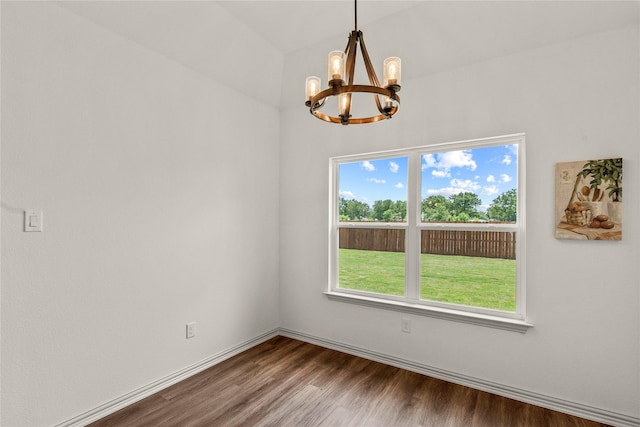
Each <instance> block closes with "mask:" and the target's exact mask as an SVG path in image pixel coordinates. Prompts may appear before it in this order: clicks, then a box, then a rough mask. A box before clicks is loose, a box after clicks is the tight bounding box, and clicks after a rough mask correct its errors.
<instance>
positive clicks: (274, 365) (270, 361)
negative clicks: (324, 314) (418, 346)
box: [90, 336, 605, 427]
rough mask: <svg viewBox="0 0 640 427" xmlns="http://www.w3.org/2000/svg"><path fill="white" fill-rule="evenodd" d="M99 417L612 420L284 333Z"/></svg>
mask: <svg viewBox="0 0 640 427" xmlns="http://www.w3.org/2000/svg"><path fill="white" fill-rule="evenodd" d="M90 426H91V427H106V426H109V427H125V426H126V427H147V426H149V427H152V426H153V427H177V426H180V427H204V426H207V427H211V426H224V427H227V426H251V427H289V426H291V427H343V426H344V427H349V426H354V427H378V426H380V427H469V426H470V427H604V426H605V425H604V424H600V423H596V422H593V421H589V420H585V419H582V418H578V417H574V416H571V415H567V414H562V413H560V412H555V411H551V410H548V409H544V408H540V407H537V406H533V405H528V404H525V403H522V402H517V401H515V400H512V399H507V398H505V397H501V396H496V395H493V394H490V393H486V392H482V391H478V390H474V389H471V388H468V387H464V386H460V385H457V384H453V383H449V382H447V381H443V380H439V379H436V378H430V377H427V376H424V375H420V374H417V373H415V372H410V371H406V370H403V369H399V368H396V367H392V366H388V365H384V364H381V363H378V362H374V361H371V360H367V359H363V358H360V357H356V356H351V355H348V354H345V353H341V352H337V351H334V350H329V349H326V348H323V347H319V346H316V345H313V344H308V343H304V342H301V341H297V340H294V339H290V338H286V337H280V336H279V337H275V338H272V339H270V340H268V341H266V342H264V343H262V344H260V345H258V346H255V347H253V348H251V349H249V350H247V351H245V352H243V353H241V354H238V355H236V356H234V357H232V358H230V359H228V360H225V361H223V362H221V363H219V364H217V365H215V366H213V367H211V368H209V369H207V370H205V371H203V372H200V373H198V374H196V375H194V376H192V377H190V378H188V379H186V380H184V381H182V382H180V383H178V384H174V385H173V386H171V387H168V388H166V389H165V390H162V391H160V392H158V393H156V394H154V395H152V396H149V397H147V398H146V399H143V400H141V401H139V402H137V403H135V404H133V405H131V406H129V407H127V408H124V409H122V410H120V411H118V412H115V413H113V414H111V415H109V416H107V417H105V418H103V419H101V420H98V421H96V422H94V423H93V424H90Z"/></svg>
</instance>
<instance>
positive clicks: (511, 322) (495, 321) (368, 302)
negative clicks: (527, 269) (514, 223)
mask: <svg viewBox="0 0 640 427" xmlns="http://www.w3.org/2000/svg"><path fill="white" fill-rule="evenodd" d="M324 294H325V295H326V296H327V297H328V298H329V299H330V300H333V301H340V302H346V303H351V304H359V305H364V306H367V307H374V308H382V309H385V310H395V311H400V312H403V313H409V314H416V315H419V316H428V317H434V318H436V319H444V320H451V321H454V322H462V323H470V324H472V325H478V326H485V327H489V328H495V329H502V330H506V331H511V332H519V333H521V334H524V333H525V332H527V331H528V330H529V328H531V327H533V324H531V323H527V322H525V321H523V320H517V319H508V318H504V317H498V316H489V315H486V314H478V313H469V312H464V311H457V310H449V309H446V308H439V307H429V306H424V305H418V304H408V303H406V302H399V301H390V300H384V299H380V298H373V297H365V296H361V295H351V294H343V293H339V292H324Z"/></svg>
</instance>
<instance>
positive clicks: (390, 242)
mask: <svg viewBox="0 0 640 427" xmlns="http://www.w3.org/2000/svg"><path fill="white" fill-rule="evenodd" d="M404 235H405V231H404V230H401V229H384V228H340V234H339V241H340V248H341V249H360V250H368V251H387V252H404V242H405V236H404ZM420 251H421V252H422V253H423V254H437V255H465V256H475V257H484V258H505V259H515V258H516V233H515V232H512V231H457V230H422V233H421V239H420Z"/></svg>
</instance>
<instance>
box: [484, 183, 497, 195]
mask: <svg viewBox="0 0 640 427" xmlns="http://www.w3.org/2000/svg"><path fill="white" fill-rule="evenodd" d="M499 192H500V190H498V187H496V186H495V185H490V186H488V187H483V188H482V194H484V195H485V196H493V195H494V194H497V193H499Z"/></svg>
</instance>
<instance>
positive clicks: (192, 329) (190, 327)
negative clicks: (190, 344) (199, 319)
mask: <svg viewBox="0 0 640 427" xmlns="http://www.w3.org/2000/svg"><path fill="white" fill-rule="evenodd" d="M195 336H196V322H191V323H187V339H189V338H193V337H195Z"/></svg>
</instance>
